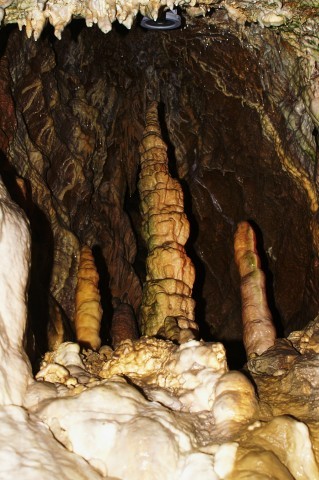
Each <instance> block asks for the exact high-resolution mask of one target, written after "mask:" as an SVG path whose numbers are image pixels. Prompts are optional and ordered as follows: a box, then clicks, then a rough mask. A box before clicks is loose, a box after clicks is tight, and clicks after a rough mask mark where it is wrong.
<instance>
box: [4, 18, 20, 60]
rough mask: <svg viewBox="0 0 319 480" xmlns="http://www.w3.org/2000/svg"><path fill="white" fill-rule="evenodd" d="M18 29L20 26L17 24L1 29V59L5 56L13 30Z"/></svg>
mask: <svg viewBox="0 0 319 480" xmlns="http://www.w3.org/2000/svg"><path fill="white" fill-rule="evenodd" d="M16 29H18V26H17V25H15V24H10V25H6V26H5V27H2V26H1V28H0V58H1V57H2V55H3V54H4V52H5V51H6V48H7V43H8V39H9V37H10V34H11V32H12V31H13V30H16Z"/></svg>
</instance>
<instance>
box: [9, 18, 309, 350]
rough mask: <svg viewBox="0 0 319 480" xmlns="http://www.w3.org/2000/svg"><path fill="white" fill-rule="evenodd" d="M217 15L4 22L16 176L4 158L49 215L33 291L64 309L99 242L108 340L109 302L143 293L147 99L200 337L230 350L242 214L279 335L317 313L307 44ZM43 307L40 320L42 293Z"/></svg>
mask: <svg viewBox="0 0 319 480" xmlns="http://www.w3.org/2000/svg"><path fill="white" fill-rule="evenodd" d="M217 15H219V17H217V18H219V20H218V21H219V22H220V24H218V25H216V20H212V19H211V18H210V17H208V18H206V19H194V18H193V19H191V18H187V24H186V25H185V27H184V28H182V29H181V30H179V31H174V32H161V33H160V34H159V33H158V32H146V31H144V30H142V29H141V28H140V27H139V26H138V25H136V26H134V27H133V28H132V30H131V31H127V30H125V29H124V27H121V26H115V27H114V28H113V30H112V32H110V33H109V34H108V35H107V36H105V35H103V34H102V33H101V32H100V31H98V30H97V29H95V28H93V29H86V28H84V23H82V22H81V21H79V22H74V23H73V24H72V25H71V26H70V27H68V28H67V29H66V30H65V31H64V33H63V36H62V40H61V41H59V42H58V41H57V40H55V39H54V37H53V36H52V31H50V30H46V31H45V33H44V34H43V35H42V37H41V38H40V39H39V40H38V42H37V43H35V42H34V41H33V40H28V39H26V38H25V36H24V35H20V34H18V32H17V31H16V30H15V29H14V28H13V29H12V32H10V35H8V33H6V32H3V33H2V35H3V38H4V39H6V42H5V45H6V46H5V48H4V54H3V57H2V62H3V66H4V68H3V70H2V73H1V75H2V78H3V80H2V82H4V90H3V91H4V95H5V100H4V101H3V102H2V103H1V109H2V113H1V114H2V118H7V122H4V121H3V124H4V126H3V127H1V128H2V130H3V131H4V133H5V138H6V140H4V141H3V148H2V151H3V153H4V154H5V155H6V157H7V160H8V162H9V165H10V168H9V174H10V175H11V170H10V169H11V168H13V169H14V171H15V172H16V173H17V174H19V175H21V176H22V177H23V178H25V179H26V180H27V181H28V182H29V183H30V191H31V195H30V196H31V202H33V203H34V204H35V205H36V208H37V209H38V211H39V212H40V213H41V216H42V219H35V220H34V224H35V225H34V229H35V230H36V231H37V234H36V235H37V242H35V243H34V246H35V247H34V250H35V251H34V257H35V259H38V260H37V261H38V264H40V263H41V264H43V263H45V265H46V267H45V272H48V271H49V272H50V271H51V275H49V277H50V278H48V277H46V278H45V279H44V281H41V282H39V281H34V282H33V283H34V285H33V287H34V289H35V290H36V291H38V290H39V286H38V284H39V283H41V284H44V285H46V287H45V288H46V291H47V292H48V291H50V294H51V295H52V296H53V297H54V299H55V301H56V302H58V305H59V306H60V308H61V309H62V311H63V312H65V314H66V316H67V317H68V318H69V320H71V321H72V320H73V315H74V301H73V300H74V290H75V285H76V272H77V268H78V259H79V249H80V246H81V245H82V244H88V245H90V246H91V247H93V253H94V254H95V257H96V261H97V267H98V270H99V274H100V291H101V296H102V303H103V310H104V316H103V319H102V328H103V332H102V333H103V335H104V339H106V340H107V339H108V338H109V328H110V322H111V318H112V313H113V308H114V307H115V306H116V305H117V302H118V301H120V302H124V303H128V304H130V305H131V306H132V307H133V310H134V312H135V314H136V313H138V309H139V305H140V302H141V283H142V282H143V281H144V280H145V270H144V268H145V266H144V265H145V258H146V251H145V245H144V243H143V240H142V238H141V235H140V228H141V218H140V214H139V212H138V207H137V203H138V202H137V193H136V179H137V171H138V159H139V156H138V143H139V141H140V139H141V136H142V130H143V125H144V123H143V122H144V115H145V105H146V101H147V100H154V99H155V100H158V101H160V105H161V107H160V117H161V118H160V120H161V126H162V134H163V136H164V139H165V141H166V143H168V145H169V158H170V170H171V174H172V175H173V176H175V177H177V178H179V179H180V181H181V182H182V186H183V190H184V198H185V212H186V214H187V217H188V218H189V220H190V223H191V237H190V240H189V241H188V243H187V245H186V247H187V253H188V255H189V256H190V258H191V260H192V261H193V263H194V264H195V267H196V281H195V286H194V298H195V300H196V303H197V307H196V318H197V321H198V323H199V325H200V329H201V335H202V336H203V337H204V338H214V339H218V340H224V341H228V342H230V345H233V346H234V347H233V348H235V345H237V343H238V342H240V341H241V335H242V333H241V323H240V295H239V288H238V285H239V279H238V275H237V273H236V268H235V265H234V262H233V246H232V236H233V233H234V229H235V226H236V224H237V223H238V221H241V220H242V219H249V220H250V221H251V222H252V223H253V224H255V227H256V231H257V238H258V247H259V252H260V254H261V256H262V267H263V269H264V270H265V272H266V277H267V281H268V284H267V295H268V301H269V303H270V308H271V311H272V314H273V317H274V319H275V322H277V328H278V329H279V333H282V334H283V333H285V334H287V333H289V332H290V331H292V330H294V329H300V328H301V327H302V326H303V325H305V324H306V323H307V322H308V321H310V320H311V319H312V318H314V317H315V315H316V313H317V307H318V302H317V299H316V295H315V292H316V291H317V288H318V275H317V270H318V261H317V252H316V248H315V247H314V246H313V244H314V243H315V239H314V236H315V233H313V232H316V228H315V227H314V228H313V229H312V231H311V229H310V225H312V226H313V224H314V225H316V220H314V217H313V211H314V210H315V208H316V207H315V200H314V190H315V187H314V185H312V183H311V182H312V180H311V179H312V178H313V177H314V160H313V159H314V146H315V144H314V139H313V138H312V136H311V132H312V129H313V125H312V123H311V119H310V117H309V115H308V113H307V111H306V109H305V107H304V104H303V101H302V98H301V97H300V89H302V85H303V83H305V82H306V81H307V79H306V78H303V77H302V72H305V68H304V66H303V56H302V55H301V56H300V57H296V56H295V52H294V50H293V48H292V46H291V42H290V43H289V41H290V37H289V35H286V34H283V35H281V36H279V35H278V34H277V33H276V31H272V30H267V29H262V28H260V27H258V26H257V25H251V26H250V27H249V26H247V28H246V29H244V30H243V31H242V30H239V29H238V27H236V25H234V24H233V23H227V22H226V20H225V18H224V17H223V16H222V15H221V13H217ZM214 22H215V23H214ZM239 31H240V32H241V34H240V35H239ZM7 35H8V37H7ZM298 86H299V87H298ZM298 88H299V90H298ZM13 104H14V105H15V111H14V114H13V112H12V105H13ZM8 105H9V108H7V107H8ZM10 105H11V107H10ZM298 112H299V113H298ZM288 118H289V121H287V119H288ZM15 125H16V126H15ZM7 139H10V145H9V144H8V140H7ZM8 176H9V175H8ZM128 214H129V215H128ZM129 217H130V218H129ZM44 223H46V224H47V231H46V232H45V230H44V229H43V224H44ZM43 248H45V251H46V252H47V256H46V257H45V255H44V254H43V253H42V254H40V253H39V251H40V250H42V251H43ZM34 265H35V263H34ZM37 275H38V272H35V275H34V276H35V277H37ZM42 276H43V278H44V276H45V273H44V272H43V273H42ZM31 289H32V285H31ZM112 299H113V300H112ZM34 310H36V308H34ZM42 312H43V314H42V315H41V318H44V320H43V321H44V322H46V319H47V317H48V314H47V313H48V307H47V304H46V303H45V304H44V305H43V307H42ZM39 323H41V320H40V319H39V320H37V324H39ZM44 330H45V328H44ZM44 350H45V348H44V347H43V348H42V351H44Z"/></svg>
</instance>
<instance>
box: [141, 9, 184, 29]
mask: <svg viewBox="0 0 319 480" xmlns="http://www.w3.org/2000/svg"><path fill="white" fill-rule="evenodd" d="M181 24H182V19H181V17H180V15H178V14H177V10H168V11H167V12H164V14H163V15H161V16H160V17H159V18H158V19H157V20H152V19H151V18H149V17H143V18H142V21H141V26H142V27H143V28H147V29H148V30H173V29H175V28H179V27H180V26H181Z"/></svg>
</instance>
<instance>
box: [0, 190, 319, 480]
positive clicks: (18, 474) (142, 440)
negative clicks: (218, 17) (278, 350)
mask: <svg viewBox="0 0 319 480" xmlns="http://www.w3.org/2000/svg"><path fill="white" fill-rule="evenodd" d="M0 231H1V236H0V252H1V254H2V255H1V259H2V261H1V264H0V287H1V288H0V292H1V302H0V321H1V323H0V329H1V342H0V391H1V396H0V421H1V429H0V442H1V443H0V445H1V446H0V459H1V461H0V478H10V477H11V478H24V479H26V480H28V479H30V480H31V479H32V480H38V479H39V480H40V479H41V480H44V479H48V480H51V479H53V478H63V479H66V480H68V479H70V480H71V479H72V480H74V479H75V480H78V479H79V480H95V479H102V478H104V479H115V478H116V479H117V480H119V479H122V480H126V479H127V480H135V479H136V480H137V479H138V480H141V479H145V480H148V479H152V480H153V479H155V480H156V479H158V480H189V479H199V478H200V479H201V480H205V479H207V480H208V479H209V480H221V479H235V478H236V480H238V479H239V478H241V479H243V478H280V479H287V480H288V479H292V478H298V479H303V480H313V479H315V478H319V471H318V466H317V464H316V461H315V458H314V453H313V449H312V445H311V441H310V437H309V432H308V429H307V427H306V425H304V424H303V423H301V422H297V421H296V420H294V419H292V418H289V417H278V418H275V419H273V420H272V421H270V422H260V421H258V420H257V419H258V404H257V399H256V397H255V393H254V388H253V386H252V385H251V384H250V382H249V381H248V380H247V378H246V377H245V376H244V375H242V374H241V373H238V372H228V368H227V363H226V359H225V351H224V348H223V346H222V345H221V344H213V343H204V342H197V341H194V340H193V341H190V342H188V343H185V344H183V345H181V346H177V345H174V344H173V343H172V342H169V341H163V340H157V339H154V338H141V339H140V340H137V341H132V340H128V341H124V342H122V343H120V345H119V347H118V348H117V349H116V350H115V351H114V353H112V351H111V349H110V348H109V347H102V348H101V349H100V351H99V353H97V352H92V351H88V352H86V354H85V352H84V353H83V354H81V353H80V347H79V345H77V344H75V343H63V344H61V345H60V347H59V348H58V350H57V351H56V352H51V353H48V354H47V355H46V356H45V358H44V360H43V363H42V367H41V369H40V372H39V373H38V374H37V376H36V380H35V379H33V378H32V375H31V370H30V367H29V363H28V360H27V358H26V355H25V353H24V351H23V346H22V345H23V332H24V328H25V325H26V295H25V292H26V288H27V280H28V271H29V255H30V253H29V252H30V245H29V231H28V225H27V221H26V219H25V217H24V214H23V213H22V212H21V211H20V209H19V208H18V207H17V206H16V205H15V204H14V203H13V202H12V201H11V200H10V198H9V197H8V194H7V192H6V190H5V188H4V186H3V184H2V183H1V182H0ZM256 420H257V421H256ZM243 438H244V440H245V441H244V443H243V444H242V439H243ZM301 438H302V441H301ZM263 470H264V471H265V475H264V474H263ZM277 472H278V475H277ZM267 475H268V476H267Z"/></svg>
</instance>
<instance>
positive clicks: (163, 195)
mask: <svg viewBox="0 0 319 480" xmlns="http://www.w3.org/2000/svg"><path fill="white" fill-rule="evenodd" d="M140 154H141V160H140V162H141V172H140V179H139V182H138V189H139V193H140V198H141V213H142V218H143V223H142V233H143V237H144V240H145V242H146V244H147V248H148V257H147V261H146V269H147V277H146V282H145V285H144V288H143V299H142V305H141V310H140V328H141V332H142V334H144V335H150V336H152V335H157V334H159V335H161V336H163V337H164V338H169V339H172V340H177V341H179V342H183V341H186V340H188V339H190V338H193V337H194V334H193V332H192V330H194V331H195V330H196V329H197V324H196V322H195V318H194V308H195V302H194V300H193V299H192V298H191V293H192V288H193V284H194V280H195V269H194V266H193V264H192V262H191V260H190V259H189V258H188V256H187V254H186V251H185V248H184V245H185V243H186V241H187V239H188V236H189V222H188V220H187V218H186V215H185V213H184V212H183V207H184V199H183V192H182V188H181V186H180V185H179V182H178V181H177V180H176V179H173V178H172V177H171V176H170V174H169V170H168V157H167V147H166V145H165V143H164V141H163V140H162V137H161V131H160V127H159V123H158V113H157V103H156V102H153V103H152V104H151V105H150V107H149V109H148V112H147V114H146V126H145V130H144V135H143V139H142V142H141V146H140ZM183 330H184V331H183Z"/></svg>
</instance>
